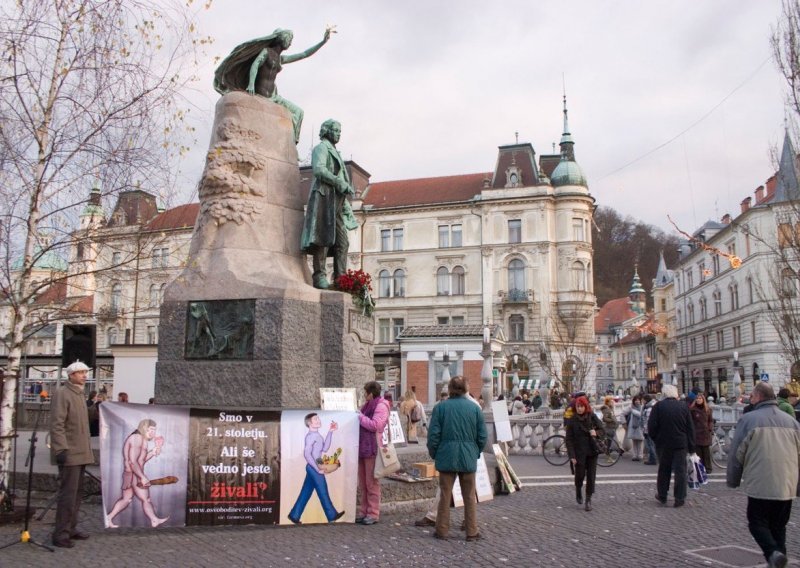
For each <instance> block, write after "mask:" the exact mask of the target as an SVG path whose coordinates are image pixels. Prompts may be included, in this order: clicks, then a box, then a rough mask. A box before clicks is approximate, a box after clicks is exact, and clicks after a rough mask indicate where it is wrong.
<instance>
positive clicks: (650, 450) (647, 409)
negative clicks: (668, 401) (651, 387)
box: [642, 394, 658, 465]
mask: <svg viewBox="0 0 800 568" xmlns="http://www.w3.org/2000/svg"><path fill="white" fill-rule="evenodd" d="M655 405H656V400H655V398H653V395H651V394H646V395H644V408H643V409H642V432H643V433H644V447H645V449H646V450H647V459H646V460H645V462H644V465H656V464H657V463H658V460H657V459H656V445H655V443H654V442H653V438H652V437H650V430H649V429H648V427H647V421H648V420H649V419H650V413H651V412H652V411H653V407H654V406H655Z"/></svg>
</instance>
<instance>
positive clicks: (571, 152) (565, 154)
mask: <svg viewBox="0 0 800 568" xmlns="http://www.w3.org/2000/svg"><path fill="white" fill-rule="evenodd" d="M558 145H559V147H560V148H561V158H562V159H566V160H570V161H572V162H574V161H575V142H574V141H573V140H572V134H570V132H569V120H568V117H567V95H566V94H565V95H564V132H563V133H562V134H561V142H559V143H558Z"/></svg>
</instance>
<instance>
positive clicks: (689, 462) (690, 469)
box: [686, 454, 705, 489]
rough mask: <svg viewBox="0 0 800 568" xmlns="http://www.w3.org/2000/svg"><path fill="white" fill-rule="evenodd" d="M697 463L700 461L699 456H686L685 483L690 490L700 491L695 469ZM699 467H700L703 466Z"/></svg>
mask: <svg viewBox="0 0 800 568" xmlns="http://www.w3.org/2000/svg"><path fill="white" fill-rule="evenodd" d="M695 460H697V461H695ZM699 461H700V456H698V455H697V454H689V455H688V456H686V483H687V484H688V485H689V487H690V488H692V489H700V485H701V483H700V481H699V480H698V478H697V467H696V465H697V462H699ZM700 465H701V466H702V465H703V464H700ZM704 469H705V468H704Z"/></svg>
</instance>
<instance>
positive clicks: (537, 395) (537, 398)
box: [531, 390, 544, 412]
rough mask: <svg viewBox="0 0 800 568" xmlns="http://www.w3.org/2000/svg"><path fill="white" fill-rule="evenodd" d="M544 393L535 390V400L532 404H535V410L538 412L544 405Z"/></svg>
mask: <svg viewBox="0 0 800 568" xmlns="http://www.w3.org/2000/svg"><path fill="white" fill-rule="evenodd" d="M543 402H544V401H542V395H541V394H540V393H539V391H538V390H535V391H533V400H532V401H531V405H532V406H533V411H534V412H536V411H537V410H539V408H540V407H541V406H542V403H543Z"/></svg>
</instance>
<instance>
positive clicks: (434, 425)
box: [428, 376, 487, 541]
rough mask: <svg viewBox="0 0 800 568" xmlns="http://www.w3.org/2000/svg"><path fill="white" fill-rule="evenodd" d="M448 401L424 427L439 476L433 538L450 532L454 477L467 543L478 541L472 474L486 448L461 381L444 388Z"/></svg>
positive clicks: (479, 420)
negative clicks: (439, 493)
mask: <svg viewBox="0 0 800 568" xmlns="http://www.w3.org/2000/svg"><path fill="white" fill-rule="evenodd" d="M447 390H448V392H449V394H450V397H449V398H448V399H447V400H443V401H441V402H439V404H437V405H436V406H435V407H434V409H433V414H432V415H431V419H430V423H429V425H428V453H429V454H430V456H431V458H433V459H434V460H435V461H436V470H437V471H438V472H439V489H440V491H441V496H440V498H439V508H438V511H437V513H436V530H435V531H434V536H435V537H436V538H438V539H443V540H444V539H447V537H448V531H449V530H450V501H451V499H452V496H453V485H454V484H455V481H456V477H458V482H459V484H460V485H461V494H462V495H463V496H464V524H465V528H466V531H467V541H474V540H478V539H480V537H481V535H480V533H479V532H478V522H477V517H476V504H477V503H476V501H477V500H476V495H477V493H476V489H475V472H476V471H477V469H478V459H479V458H480V456H481V451H482V450H483V446H484V445H485V444H486V438H487V434H486V424H485V423H484V421H483V412H482V411H481V409H480V408H479V407H478V406H477V405H476V404H475V403H473V402H472V401H471V400H469V398H468V397H467V396H466V394H467V385H466V381H465V379H464V377H461V376H456V377H453V378H452V379H450V383H449V384H448V385H447Z"/></svg>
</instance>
